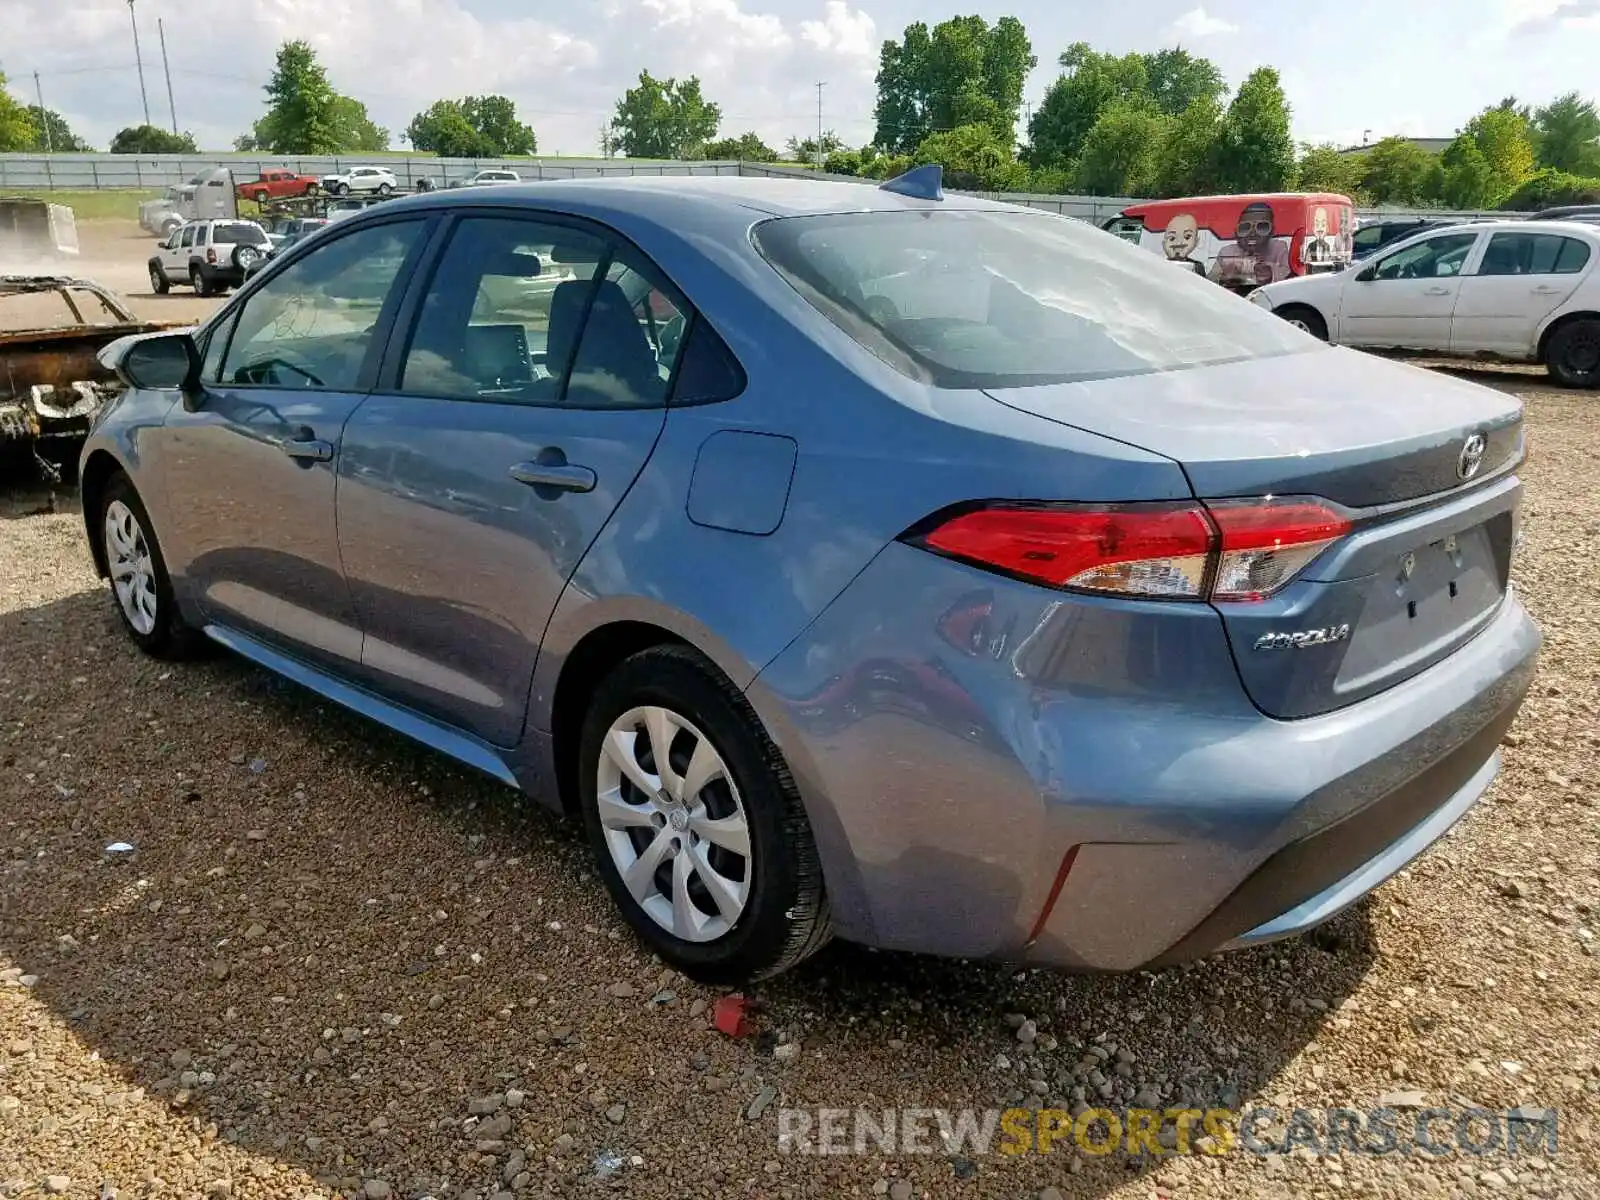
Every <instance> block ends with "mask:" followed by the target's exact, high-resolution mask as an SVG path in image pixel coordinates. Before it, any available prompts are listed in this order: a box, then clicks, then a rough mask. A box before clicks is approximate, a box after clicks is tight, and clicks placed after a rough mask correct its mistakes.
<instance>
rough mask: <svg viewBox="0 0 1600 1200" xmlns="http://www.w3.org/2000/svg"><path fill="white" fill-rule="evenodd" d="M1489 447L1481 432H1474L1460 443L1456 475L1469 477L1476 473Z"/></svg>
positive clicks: (1487, 440)
mask: <svg viewBox="0 0 1600 1200" xmlns="http://www.w3.org/2000/svg"><path fill="white" fill-rule="evenodd" d="M1488 449H1489V439H1488V438H1486V437H1484V436H1483V434H1481V433H1474V434H1472V435H1471V436H1470V437H1468V438H1467V440H1466V441H1464V442H1462V443H1461V456H1460V457H1459V458H1457V459H1456V475H1457V476H1459V477H1460V478H1462V479H1471V478H1472V477H1473V476H1474V475H1476V474H1477V473H1478V468H1479V467H1481V466H1483V455H1484V452H1485V451H1486V450H1488Z"/></svg>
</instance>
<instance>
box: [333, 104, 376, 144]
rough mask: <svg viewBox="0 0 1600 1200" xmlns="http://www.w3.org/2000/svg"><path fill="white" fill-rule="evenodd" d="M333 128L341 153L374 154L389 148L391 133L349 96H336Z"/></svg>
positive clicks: (365, 107)
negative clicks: (375, 121)
mask: <svg viewBox="0 0 1600 1200" xmlns="http://www.w3.org/2000/svg"><path fill="white" fill-rule="evenodd" d="M333 126H334V130H335V131H336V132H335V136H336V137H337V139H338V143H339V153H352V152H354V153H368V154H370V153H372V152H373V151H376V150H387V149H388V148H389V131H388V130H387V129H385V128H384V127H383V126H381V125H378V124H375V123H374V122H373V120H372V118H371V117H369V116H368V115H367V106H366V105H365V104H363V103H361V101H359V100H354V99H352V98H351V97H349V96H336V98H335V99H334V102H333Z"/></svg>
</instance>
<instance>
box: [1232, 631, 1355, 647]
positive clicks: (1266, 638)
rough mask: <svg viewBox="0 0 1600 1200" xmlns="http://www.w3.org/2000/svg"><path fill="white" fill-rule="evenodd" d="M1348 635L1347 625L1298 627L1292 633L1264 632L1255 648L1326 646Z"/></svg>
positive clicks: (1341, 640)
mask: <svg viewBox="0 0 1600 1200" xmlns="http://www.w3.org/2000/svg"><path fill="white" fill-rule="evenodd" d="M1349 637H1350V626H1349V625H1329V626H1326V627H1325V628H1322V629H1300V630H1296V631H1295V632H1294V633H1264V634H1262V635H1261V636H1260V637H1258V638H1257V639H1256V645H1255V648H1256V649H1257V650H1305V649H1308V648H1309V647H1311V646H1328V645H1332V644H1333V643H1334V642H1343V641H1346V640H1348V639H1349Z"/></svg>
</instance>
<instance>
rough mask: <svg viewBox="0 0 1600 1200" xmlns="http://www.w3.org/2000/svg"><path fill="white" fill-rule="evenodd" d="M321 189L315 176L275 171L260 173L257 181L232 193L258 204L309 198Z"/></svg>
mask: <svg viewBox="0 0 1600 1200" xmlns="http://www.w3.org/2000/svg"><path fill="white" fill-rule="evenodd" d="M321 188H322V180H321V179H320V178H319V177H318V176H316V175H296V174H295V173H294V172H293V171H289V170H279V169H275V170H271V171H263V172H261V178H259V179H252V180H250V181H249V182H248V183H241V184H239V185H238V186H237V187H236V188H234V192H235V193H236V194H237V195H238V197H239V199H241V200H254V201H255V202H256V203H257V204H260V203H261V202H262V201H265V200H285V199H288V198H289V197H290V196H310V195H312V194H314V193H315V192H317V191H320V190H321Z"/></svg>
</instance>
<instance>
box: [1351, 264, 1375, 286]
mask: <svg viewBox="0 0 1600 1200" xmlns="http://www.w3.org/2000/svg"><path fill="white" fill-rule="evenodd" d="M1377 277H1378V264H1377V263H1373V264H1372V265H1371V266H1370V267H1368V268H1366V269H1365V270H1364V271H1362V272H1361V274H1359V275H1357V276H1356V282H1357V283H1371V282H1372V281H1373V280H1374V279H1376V278H1377Z"/></svg>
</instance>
